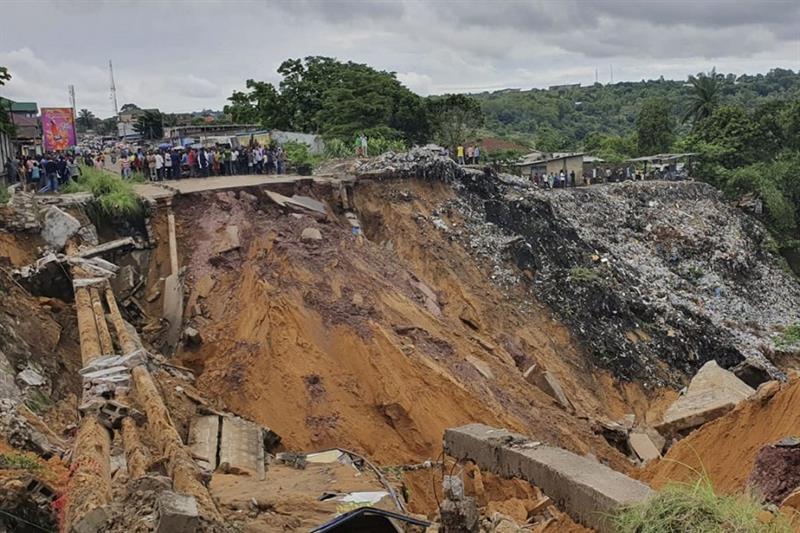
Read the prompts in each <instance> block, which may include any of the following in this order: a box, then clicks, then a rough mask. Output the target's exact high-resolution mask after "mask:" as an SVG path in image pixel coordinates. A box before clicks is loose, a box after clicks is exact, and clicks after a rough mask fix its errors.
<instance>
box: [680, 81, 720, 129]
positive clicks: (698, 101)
mask: <svg viewBox="0 0 800 533" xmlns="http://www.w3.org/2000/svg"><path fill="white" fill-rule="evenodd" d="M689 85H691V93H690V94H689V99H688V106H687V108H686V113H685V114H684V117H683V121H684V122H688V121H691V122H692V123H693V124H695V125H697V124H698V123H699V122H700V121H702V120H703V119H705V118H708V117H710V116H711V114H712V113H713V112H714V110H715V109H716V108H717V106H718V105H719V101H720V93H721V84H720V80H719V78H718V77H717V72H716V70H715V69H712V70H711V72H709V73H708V74H704V73H700V74H698V75H697V76H689Z"/></svg>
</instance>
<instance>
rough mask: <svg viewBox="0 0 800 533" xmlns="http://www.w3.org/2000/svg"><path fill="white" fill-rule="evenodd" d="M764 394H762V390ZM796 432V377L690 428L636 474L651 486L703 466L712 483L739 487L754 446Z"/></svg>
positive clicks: (688, 476)
mask: <svg viewBox="0 0 800 533" xmlns="http://www.w3.org/2000/svg"><path fill="white" fill-rule="evenodd" d="M767 396H768V395H767ZM798 433H800V379H795V380H793V381H792V382H790V383H789V384H785V385H783V386H782V387H780V390H779V391H778V392H776V393H775V394H774V396H771V397H765V395H763V394H762V395H759V394H756V395H755V397H753V398H752V399H750V400H748V401H745V402H742V403H741V404H739V405H738V406H737V408H736V409H734V410H733V411H731V412H730V413H728V414H727V415H725V416H723V417H721V418H718V419H717V420H715V421H713V422H710V423H708V424H706V425H704V426H703V427H701V428H700V429H698V430H696V431H694V432H692V433H691V434H690V435H689V436H688V437H686V438H685V439H683V440H681V441H679V442H678V443H677V444H675V445H674V446H673V447H672V448H670V450H669V452H668V453H667V455H666V456H665V457H664V458H663V459H661V460H660V461H657V462H654V463H651V464H650V465H648V467H647V468H646V469H645V470H643V471H642V472H641V473H640V475H639V477H640V479H642V480H643V481H647V482H649V483H650V484H651V485H652V486H653V487H654V488H660V487H662V486H664V485H665V484H666V483H668V482H670V481H689V480H693V479H695V478H697V476H698V475H699V473H702V472H705V473H706V474H707V475H708V477H709V479H710V480H711V482H712V483H713V485H714V488H715V489H717V490H719V491H722V492H735V491H740V490H742V489H744V488H745V485H746V483H747V479H748V477H749V476H750V472H751V471H752V470H753V465H754V463H755V460H756V456H757V454H758V451H759V450H760V449H761V448H762V447H764V446H766V445H769V444H772V443H774V442H776V441H779V440H781V439H782V438H784V437H789V436H793V435H797V434H798Z"/></svg>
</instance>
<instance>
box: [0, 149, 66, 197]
mask: <svg viewBox="0 0 800 533" xmlns="http://www.w3.org/2000/svg"><path fill="white" fill-rule="evenodd" d="M5 170H6V175H7V177H8V181H9V184H12V185H13V184H14V183H20V184H21V187H22V189H23V190H32V191H38V192H48V191H53V192H57V191H58V187H59V186H60V185H63V184H65V183H66V182H68V181H69V180H77V179H78V178H79V177H80V175H81V169H80V166H79V164H78V159H77V157H76V156H75V155H73V154H65V153H61V152H58V153H52V152H47V153H45V154H44V155H39V156H24V157H22V158H21V159H18V158H16V157H11V158H9V159H8V160H6V169H5Z"/></svg>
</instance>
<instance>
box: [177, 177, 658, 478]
mask: <svg viewBox="0 0 800 533" xmlns="http://www.w3.org/2000/svg"><path fill="white" fill-rule="evenodd" d="M399 190H410V191H411V192H412V193H413V196H414V198H416V199H415V200H413V201H410V202H394V201H391V199H390V198H392V196H393V195H396V194H397V193H398V191H399ZM451 194H453V193H452V191H451V190H450V189H449V188H447V187H446V186H444V185H441V184H436V185H431V184H423V183H418V182H413V181H408V182H397V183H381V184H359V186H358V189H357V191H356V201H357V203H358V212H359V216H360V217H361V218H362V220H361V222H362V225H364V227H365V230H366V231H365V234H366V236H367V237H368V239H363V238H360V237H355V236H353V235H352V233H351V232H350V230H349V227H348V226H347V225H346V222H344V220H343V219H336V220H334V221H333V222H331V223H328V224H320V223H318V222H315V221H313V220H312V219H311V218H309V217H302V218H297V217H294V216H291V215H285V214H283V213H281V212H280V211H279V210H278V208H277V207H276V206H274V205H272V204H269V203H268V202H265V201H264V200H261V201H260V202H254V201H253V199H252V198H248V197H247V196H240V197H239V198H236V197H234V196H233V194H232V193H227V194H217V195H213V194H212V195H205V197H204V198H203V199H202V200H200V199H199V198H197V197H194V198H193V200H192V201H191V202H189V201H180V202H178V203H177V205H176V206H175V212H176V216H177V219H178V236H179V242H180V243H181V245H180V246H179V248H180V251H181V258H180V260H181V264H182V265H185V266H186V267H187V278H186V279H187V286H188V289H187V290H188V294H189V298H188V300H187V318H188V319H189V321H190V323H191V324H192V325H194V326H195V327H197V328H198V329H199V330H200V332H201V335H202V337H203V343H202V345H201V346H200V347H199V348H195V349H186V350H184V352H183V353H182V354H181V356H180V359H181V360H182V361H183V363H184V364H186V365H187V366H192V367H194V368H195V369H196V370H198V372H199V379H198V387H199V388H200V389H201V390H202V391H203V392H204V393H205V394H206V395H208V396H212V397H214V396H216V397H219V398H220V399H222V400H223V401H224V402H225V403H226V404H227V405H228V406H229V407H230V408H231V409H233V410H235V411H237V412H239V413H241V414H242V415H244V416H249V417H252V418H253V419H255V420H257V421H258V422H260V423H262V424H264V425H266V426H269V427H270V428H272V429H274V430H275V431H276V432H277V433H278V434H280V435H281V436H282V437H283V442H284V444H285V445H286V446H287V448H290V449H298V450H313V449H320V448H325V447H329V446H344V447H350V448H353V449H355V450H358V451H360V452H363V453H365V454H366V455H368V456H370V457H371V458H374V459H375V460H376V461H378V462H380V463H382V464H387V463H389V464H397V463H404V462H418V461H421V460H424V459H427V458H433V457H436V456H437V455H438V454H439V453H440V450H441V437H442V433H443V431H444V429H445V428H447V427H452V426H457V425H460V424H464V423H467V422H473V421H480V422H484V423H487V424H490V425H495V426H503V427H508V428H511V429H513V430H516V431H519V432H521V433H526V434H529V435H532V436H533V437H535V438H537V439H541V440H543V441H547V442H550V443H552V444H555V445H558V446H563V447H565V448H569V449H571V450H573V451H575V452H577V453H580V454H587V453H591V454H594V455H595V456H597V457H598V458H600V459H601V460H604V461H606V462H608V463H609V464H611V465H612V466H613V467H615V468H617V469H619V470H622V471H627V470H628V469H629V468H630V463H629V462H628V461H627V460H626V459H625V458H623V457H622V456H621V455H620V454H619V453H618V452H617V451H616V450H614V449H612V448H611V447H610V446H608V445H607V443H606V442H605V440H603V439H602V438H601V437H599V436H597V435H595V434H594V433H593V432H592V429H591V425H590V423H589V422H588V421H587V418H589V417H594V416H602V417H611V416H617V415H618V414H624V413H623V411H625V408H623V407H621V406H622V405H623V403H624V402H626V398H629V397H631V395H632V394H633V393H631V392H630V391H628V392H626V391H625V390H623V389H618V390H617V388H616V387H614V386H613V385H612V384H611V383H610V380H609V379H599V378H597V377H596V373H595V372H594V371H593V369H592V367H590V366H589V365H588V363H587V362H586V361H585V359H584V358H583V355H582V351H581V349H580V348H579V347H578V346H577V345H576V344H575V342H574V341H573V339H572V337H571V335H570V334H569V332H568V331H567V330H566V328H564V327H563V326H561V325H560V324H559V323H557V322H555V321H554V320H553V318H552V317H551V316H550V314H549V313H548V311H547V310H546V309H545V308H543V307H542V306H540V305H538V304H536V303H535V302H533V304H532V306H531V308H532V309H533V310H532V311H521V310H520V307H521V306H520V305H519V302H521V301H525V302H526V303H527V302H530V301H531V300H532V296H531V295H530V294H529V293H527V292H526V291H525V290H524V289H523V288H519V289H518V292H515V293H512V294H511V295H508V294H502V293H501V292H500V291H499V289H498V288H497V287H496V286H495V285H493V284H492V283H491V281H490V279H489V277H488V275H487V272H484V271H483V270H482V269H481V268H480V267H479V266H478V264H477V263H476V261H475V260H473V259H472V258H471V257H470V255H469V254H468V253H467V252H466V251H465V250H464V249H463V248H461V246H460V245H458V244H457V243H454V242H451V241H450V240H449V239H447V237H446V236H443V235H442V234H440V233H439V232H437V231H436V230H435V228H434V227H433V226H432V225H430V224H427V225H420V224H418V223H417V222H416V221H415V216H414V215H415V214H417V213H420V214H423V215H425V216H430V214H431V210H432V209H434V208H435V207H436V206H437V203H438V202H441V201H444V200H446V199H447V198H448V197H449V195H451ZM226 225H236V226H238V228H239V235H240V240H241V246H240V248H239V249H238V250H233V251H229V252H225V253H223V254H218V253H216V251H215V250H216V249H217V247H218V243H219V242H220V240H221V239H222V238H223V237H222V232H223V231H224V228H225V226H226ZM309 226H314V227H317V228H319V229H320V231H321V233H322V235H323V240H322V241H318V242H303V241H301V239H300V233H301V232H302V230H303V229H304V228H306V227H309ZM388 241H391V245H388V244H386V243H387V242H388ZM431 292H432V293H434V294H435V296H436V300H437V304H438V310H437V308H436V307H437V305H433V306H432V305H431V304H430V301H429V300H430V293H431ZM532 361H537V362H539V363H540V364H542V365H543V366H545V367H546V368H547V369H548V370H550V371H551V372H553V373H554V374H556V375H557V376H558V377H559V379H560V380H561V381H562V385H563V387H564V389H565V390H566V391H567V393H568V395H569V396H570V398H571V400H572V402H573V403H574V404H575V406H576V408H577V410H578V412H579V413H580V414H584V415H585V416H584V418H583V419H581V418H578V417H575V416H573V415H572V414H570V413H567V412H565V411H564V410H562V409H561V408H559V407H558V406H557V405H556V404H555V402H554V401H553V399H552V398H550V397H549V396H547V395H546V394H544V393H543V392H542V391H540V390H539V389H538V388H536V387H534V386H533V385H530V384H528V383H527V382H525V381H524V379H523V378H522V370H523V369H524V365H526V364H528V363H530V362H532ZM486 369H488V371H489V372H490V375H489V376H488V377H486V376H485V375H484V374H485V372H486ZM638 394H639V397H640V400H641V401H640V402H639V403H640V408H641V409H640V410H641V411H642V413H641V414H642V415H643V414H644V411H646V410H647V408H648V407H647V404H648V400H647V399H646V396H645V395H644V393H641V392H639V393H638Z"/></svg>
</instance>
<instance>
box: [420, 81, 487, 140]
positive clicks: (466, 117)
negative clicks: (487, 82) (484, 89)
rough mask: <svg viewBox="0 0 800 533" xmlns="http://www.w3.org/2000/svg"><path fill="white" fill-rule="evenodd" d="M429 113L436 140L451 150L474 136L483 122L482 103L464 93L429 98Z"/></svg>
mask: <svg viewBox="0 0 800 533" xmlns="http://www.w3.org/2000/svg"><path fill="white" fill-rule="evenodd" d="M427 113H428V120H429V122H430V124H431V129H432V133H433V135H434V140H435V141H436V142H438V143H439V144H441V145H442V146H447V147H449V148H450V149H451V150H453V149H455V147H456V146H458V145H459V144H460V143H463V142H465V141H466V140H467V139H469V138H472V137H473V136H474V135H475V131H476V130H477V129H478V128H479V127H480V126H481V125H482V124H483V113H481V106H480V104H479V103H478V102H477V101H476V100H475V99H474V98H470V97H469V96H466V95H463V94H447V95H444V96H443V97H440V98H431V99H429V100H428V105H427Z"/></svg>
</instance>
